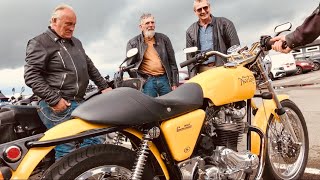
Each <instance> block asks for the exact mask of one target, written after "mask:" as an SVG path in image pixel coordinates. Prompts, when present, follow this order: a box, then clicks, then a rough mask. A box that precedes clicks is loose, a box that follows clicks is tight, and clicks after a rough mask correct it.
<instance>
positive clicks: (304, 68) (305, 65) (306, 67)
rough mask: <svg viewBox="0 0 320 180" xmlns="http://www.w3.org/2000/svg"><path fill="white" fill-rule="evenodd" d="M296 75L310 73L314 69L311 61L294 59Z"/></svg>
mask: <svg viewBox="0 0 320 180" xmlns="http://www.w3.org/2000/svg"><path fill="white" fill-rule="evenodd" d="M296 67H297V71H296V75H298V74H302V73H306V72H309V71H312V70H313V68H314V64H313V62H312V61H310V60H307V59H306V58H298V59H296Z"/></svg>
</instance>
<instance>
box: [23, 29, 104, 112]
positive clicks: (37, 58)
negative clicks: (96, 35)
mask: <svg viewBox="0 0 320 180" xmlns="http://www.w3.org/2000/svg"><path fill="white" fill-rule="evenodd" d="M24 68H25V71H24V78H25V83H26V85H28V86H29V87H31V88H32V91H33V92H34V93H35V94H36V95H38V96H39V97H41V98H42V99H44V100H45V101H46V102H47V103H48V104H49V105H51V106H53V105H55V104H57V103H58V102H59V100H60V99H61V98H64V99H66V100H82V99H83V96H84V95H85V91H86V88H87V85H88V83H89V79H91V80H92V81H94V83H95V84H96V85H97V86H98V87H99V88H101V89H102V88H106V87H108V85H107V82H106V80H105V79H104V78H103V77H102V76H101V75H100V73H99V71H98V70H97V68H96V67H95V66H94V64H93V62H92V61H91V59H90V58H89V57H88V56H87V55H86V53H85V51H84V49H83V47H82V44H81V42H80V41H79V40H78V39H77V38H74V37H72V38H71V40H64V39H61V38H60V37H59V36H57V35H56V34H55V33H54V32H53V31H52V30H50V29H48V30H47V31H46V32H44V33H42V34H41V35H39V36H37V37H35V38H33V39H31V40H29V42H28V45H27V50H26V64H25V66H24Z"/></svg>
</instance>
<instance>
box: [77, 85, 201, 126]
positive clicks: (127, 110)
mask: <svg viewBox="0 0 320 180" xmlns="http://www.w3.org/2000/svg"><path fill="white" fill-rule="evenodd" d="M202 105H203V91H202V89H201V87H200V85H198V84H196V83H185V84H183V85H182V86H179V87H178V88H177V89H176V90H174V91H172V92H170V93H168V94H166V95H163V96H161V97H157V98H153V97H150V96H147V95H145V94H143V93H142V92H141V91H138V90H136V89H133V88H128V87H121V88H117V89H114V90H112V91H110V92H108V93H104V94H100V95H97V96H95V97H93V98H91V99H89V100H88V101H85V102H84V103H82V104H81V105H80V106H79V107H77V108H76V109H75V110H74V111H73V112H72V116H73V117H78V118H80V119H83V120H85V121H88V122H91V123H99V124H107V125H118V126H121V125H142V124H148V123H152V122H159V121H164V120H167V119H170V118H173V117H177V116H179V115H182V114H186V113H188V112H191V111H193V110H195V109H198V108H199V107H201V106H202Z"/></svg>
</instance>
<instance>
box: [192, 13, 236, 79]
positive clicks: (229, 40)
mask: <svg viewBox="0 0 320 180" xmlns="http://www.w3.org/2000/svg"><path fill="white" fill-rule="evenodd" d="M211 17H212V22H211V24H212V25H213V31H212V32H213V34H212V36H213V44H212V49H213V50H215V51H219V52H222V53H224V54H226V53H227V50H228V49H229V48H230V47H231V46H233V45H240V41H239V37H238V34H237V31H236V28H235V27H234V25H233V23H232V22H231V21H230V20H229V19H227V18H224V17H214V16H212V15H211ZM195 46H196V47H198V49H200V41H199V21H197V22H194V23H193V24H192V25H191V26H190V27H189V28H188V29H187V32H186V47H187V48H188V47H195ZM194 55H195V53H189V54H187V60H188V59H190V58H192V57H194ZM225 61H226V60H225V59H223V58H221V57H218V56H216V66H222V65H223V64H224V63H225ZM191 69H192V71H191ZM188 72H189V76H190V77H193V76H195V75H196V74H197V73H198V69H197V68H194V64H191V65H189V66H188Z"/></svg>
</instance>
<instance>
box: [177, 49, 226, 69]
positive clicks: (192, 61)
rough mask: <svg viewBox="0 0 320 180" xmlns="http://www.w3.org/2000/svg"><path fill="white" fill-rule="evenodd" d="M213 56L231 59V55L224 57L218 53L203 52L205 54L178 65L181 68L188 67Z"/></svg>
mask: <svg viewBox="0 0 320 180" xmlns="http://www.w3.org/2000/svg"><path fill="white" fill-rule="evenodd" d="M213 55H217V56H220V57H223V58H229V57H231V55H226V54H223V53H221V52H218V51H208V52H205V53H200V54H197V55H196V56H195V57H193V58H191V59H189V60H186V61H184V62H182V63H180V67H181V68H183V67H185V66H188V65H190V64H192V63H195V62H197V61H199V60H200V59H205V58H207V57H211V56H213Z"/></svg>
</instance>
